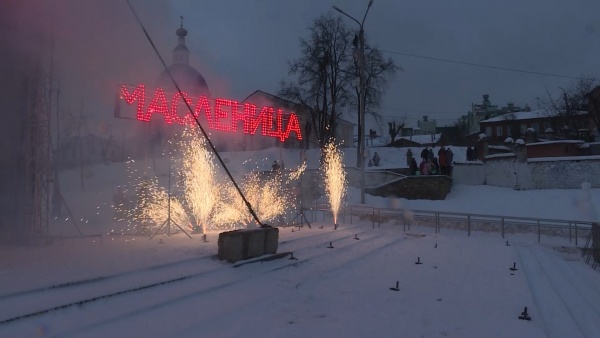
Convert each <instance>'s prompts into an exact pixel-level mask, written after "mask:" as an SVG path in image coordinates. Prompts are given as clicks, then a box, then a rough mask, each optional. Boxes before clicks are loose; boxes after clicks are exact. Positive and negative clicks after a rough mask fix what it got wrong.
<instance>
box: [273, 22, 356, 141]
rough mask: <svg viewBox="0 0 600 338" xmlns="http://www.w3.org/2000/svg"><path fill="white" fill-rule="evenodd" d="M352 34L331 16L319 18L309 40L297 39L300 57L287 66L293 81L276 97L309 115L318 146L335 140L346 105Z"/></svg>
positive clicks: (284, 83)
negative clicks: (339, 118)
mask: <svg viewBox="0 0 600 338" xmlns="http://www.w3.org/2000/svg"><path fill="white" fill-rule="evenodd" d="M351 37H352V34H351V33H350V32H349V31H348V29H347V28H346V26H345V25H344V22H343V21H342V20H341V18H339V17H334V16H333V15H332V14H330V13H329V14H326V15H322V16H321V17H319V18H317V19H316V20H315V21H314V22H313V24H312V26H311V27H310V36H309V37H308V38H300V46H301V47H302V56H301V57H300V58H299V59H297V60H294V61H293V62H290V68H289V75H290V76H293V77H295V79H294V80H293V81H290V82H285V81H282V83H281V89H280V91H279V95H280V96H282V97H284V98H286V99H289V100H291V101H294V102H297V103H300V104H302V105H303V106H305V107H306V109H308V111H309V112H310V124H309V125H305V128H308V129H311V130H314V132H315V135H316V137H317V138H318V143H319V146H320V147H321V148H322V147H324V146H325V144H326V143H327V141H328V140H329V139H330V138H335V126H336V120H337V118H338V117H339V116H340V115H341V113H342V108H343V107H344V106H345V105H347V104H348V101H349V97H350V95H349V93H350V90H351V87H350V82H351V80H352V79H351V77H350V76H349V74H348V69H349V67H350V66H351V65H352V55H351V52H350V49H351V44H350V41H351Z"/></svg>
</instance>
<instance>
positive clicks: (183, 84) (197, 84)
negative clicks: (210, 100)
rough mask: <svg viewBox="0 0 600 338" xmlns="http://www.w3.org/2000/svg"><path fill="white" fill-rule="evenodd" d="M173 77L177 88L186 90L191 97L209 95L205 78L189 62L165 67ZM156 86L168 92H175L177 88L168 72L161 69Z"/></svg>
mask: <svg viewBox="0 0 600 338" xmlns="http://www.w3.org/2000/svg"><path fill="white" fill-rule="evenodd" d="M167 69H168V70H169V72H171V75H173V78H174V79H175V81H176V82H177V85H179V88H180V89H181V90H182V91H184V92H187V93H188V95H190V96H192V97H198V96H200V95H204V96H208V97H210V91H209V89H208V84H206V80H204V77H203V76H202V74H200V72H198V71H197V70H196V69H195V68H194V67H192V66H190V65H189V64H183V63H176V64H174V65H171V66H170V67H169V68H167ZM156 86H157V87H160V88H163V89H164V90H165V91H166V92H168V93H176V92H177V88H175V85H174V84H173V81H171V78H170V77H169V74H168V73H167V71H166V70H165V71H163V72H162V73H161V74H160V76H159V77H158V80H157V81H156Z"/></svg>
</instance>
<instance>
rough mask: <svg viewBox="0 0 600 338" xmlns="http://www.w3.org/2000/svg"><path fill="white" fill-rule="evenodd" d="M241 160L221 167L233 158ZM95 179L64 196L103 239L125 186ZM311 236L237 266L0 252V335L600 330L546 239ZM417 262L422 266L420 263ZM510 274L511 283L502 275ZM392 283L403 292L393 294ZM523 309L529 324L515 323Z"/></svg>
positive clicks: (187, 249)
mask: <svg viewBox="0 0 600 338" xmlns="http://www.w3.org/2000/svg"><path fill="white" fill-rule="evenodd" d="M382 153H383V156H384V159H385V158H386V155H385V153H384V152H382ZM382 153H380V154H382ZM236 156H239V155H234V154H229V156H225V157H226V158H228V160H229V161H230V162H236ZM278 156H282V155H279V152H278V151H274V150H271V151H270V153H267V154H261V157H262V158H265V159H266V160H265V163H266V165H268V164H270V163H272V161H273V157H276V158H278ZM283 156H288V157H289V158H286V159H285V162H286V165H288V166H294V165H296V164H295V163H294V158H298V162H299V158H300V156H298V154H293V153H292V154H288V153H286V154H284V155H283ZM313 157H314V158H315V159H316V160H317V161H318V156H313V154H307V158H309V161H310V159H311V158H313ZM351 157H352V156H351V155H349V156H348V158H347V159H346V161H350V162H346V163H352V159H351ZM389 158H393V157H392V156H390V157H389ZM398 161H399V162H401V161H403V158H402V157H401V156H398ZM236 163H241V162H239V161H238V162H236ZM397 164H398V163H393V162H392V161H391V160H390V161H388V162H387V163H386V165H389V166H394V165H397ZM252 165H254V164H252ZM91 170H92V175H87V176H89V177H88V179H87V181H86V182H85V183H86V188H87V190H86V191H84V192H81V191H80V190H79V189H78V184H79V182H78V181H77V179H78V177H79V176H78V175H79V172H77V171H72V172H70V173H65V180H64V181H65V196H66V197H67V200H68V201H69V203H70V204H73V205H74V206H73V209H74V210H75V212H76V217H77V218H78V220H81V222H80V224H81V227H82V231H84V232H85V233H99V232H101V233H103V234H106V233H107V231H109V230H110V227H111V225H110V224H109V222H107V221H106V219H107V218H109V216H108V215H110V210H108V207H106V206H105V205H104V203H108V204H110V198H111V197H112V195H111V194H112V190H113V188H114V186H115V185H118V184H122V182H121V181H122V180H123V177H124V176H123V175H121V174H119V173H120V172H122V171H123V166H122V165H121V164H113V165H110V166H103V167H102V168H92V169H91ZM69 177H70V179H69ZM349 194H350V196H349V199H348V201H349V202H350V203H356V202H357V201H358V190H356V189H349ZM580 195H581V191H580V190H544V191H515V190H511V189H504V188H496V187H490V186H455V187H453V191H452V192H451V193H450V194H449V195H448V198H447V199H446V200H444V201H405V200H401V201H390V200H387V199H382V198H378V197H373V196H367V197H368V198H367V202H368V204H370V205H375V206H382V207H389V206H394V205H395V206H397V205H398V203H399V204H401V206H402V207H404V208H407V209H419V210H442V211H455V212H469V213H484V214H485V213H488V214H503V215H518V216H530V217H544V218H558V219H569V220H570V219H576V220H577V219H581V217H580V216H581V215H582V212H586V210H583V211H582V210H581V204H580V203H576V201H577V200H578V198H579V197H580ZM599 201H600V190H598V189H592V191H591V207H595V206H597V205H598V202H599ZM589 207H590V206H588V208H589ZM587 211H589V210H587ZM103 215H104V216H103ZM319 220H320V218H319ZM86 222H87V223H86ZM311 225H312V227H311V228H308V227H307V226H305V227H303V228H302V229H300V230H298V228H294V229H292V228H291V227H288V228H280V244H279V250H278V251H279V252H293V254H294V256H295V257H297V260H290V259H288V257H284V258H281V259H277V260H272V261H266V262H255V263H251V264H245V265H239V264H238V265H237V266H236V265H232V264H228V263H225V262H221V261H219V260H217V259H216V258H214V256H215V254H216V250H217V244H216V238H217V235H216V234H210V235H209V236H208V240H209V242H207V243H206V242H203V241H202V239H201V237H200V236H195V237H194V238H192V239H189V238H187V237H186V236H185V235H183V234H181V233H179V234H175V235H173V236H171V237H166V236H157V237H155V238H154V239H152V240H150V239H148V238H146V237H133V236H123V237H118V236H106V235H105V236H103V240H102V242H100V241H99V238H85V239H73V240H65V241H63V242H54V243H52V244H51V245H40V246H28V247H20V246H3V247H0V257H2V258H1V259H0V285H1V288H0V337H42V336H49V337H132V336H141V337H179V336H182V337H198V336H209V337H324V336H328V337H437V336H442V337H444V336H450V337H597V335H598V332H600V271H599V270H596V271H594V270H592V269H591V268H590V266H588V265H586V264H585V263H584V262H583V260H582V258H581V255H580V250H579V249H578V248H577V247H575V246H574V243H570V242H569V240H568V238H566V239H565V238H549V237H548V238H544V239H543V240H542V242H541V244H539V243H538V242H537V236H535V235H528V234H520V235H516V234H511V235H508V237H507V239H508V241H509V244H510V245H509V246H507V245H506V240H505V239H502V237H501V236H500V235H499V234H498V233H485V232H473V233H472V234H471V236H470V237H467V235H466V233H465V232H463V231H455V230H448V229H444V228H442V231H441V233H435V232H434V230H433V229H432V228H430V227H427V226H419V224H418V221H416V222H414V224H412V226H411V229H410V231H407V232H404V231H403V227H402V226H401V225H396V224H394V222H389V223H384V224H382V225H381V227H376V228H375V229H373V228H372V226H371V222H370V221H369V220H364V221H357V219H356V218H355V219H354V222H353V224H349V223H346V224H340V228H339V229H337V230H334V229H333V225H332V224H331V222H329V221H327V218H326V220H325V221H324V222H317V223H312V224H311ZM60 226H62V227H65V231H66V229H67V228H69V227H70V225H69V223H68V222H66V223H65V224H62V225H60ZM320 226H323V229H320V228H319V227H320ZM57 227H59V226H57ZM355 237H358V238H359V239H355ZM330 243H331V244H332V245H333V248H328V246H329V244H330ZM579 246H580V247H581V246H582V241H580V242H579ZM418 259H419V260H420V262H422V263H423V264H415V262H416V261H417V260H418ZM513 264H516V268H517V270H516V271H511V270H509V268H511V267H513ZM76 281H79V283H77V284H75V283H72V282H76ZM396 282H398V286H399V291H394V290H391V289H390V288H394V287H395V286H396ZM65 283H72V284H65ZM524 307H527V308H528V312H529V314H530V316H531V317H532V320H531V321H523V320H519V319H518V318H517V317H518V316H519V315H520V314H521V312H522V311H523V309H524Z"/></svg>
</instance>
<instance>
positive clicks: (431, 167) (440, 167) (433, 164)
mask: <svg viewBox="0 0 600 338" xmlns="http://www.w3.org/2000/svg"><path fill="white" fill-rule="evenodd" d="M406 164H407V165H408V167H409V168H410V173H411V175H447V176H452V166H453V165H454V153H453V152H452V149H450V148H449V147H448V148H445V147H443V146H442V147H441V148H440V149H439V150H438V152H437V157H436V156H435V155H434V152H433V148H431V149H430V148H429V147H425V149H423V150H422V151H421V163H420V164H419V165H417V160H416V159H415V158H414V156H413V153H412V150H410V149H408V150H407V151H406Z"/></svg>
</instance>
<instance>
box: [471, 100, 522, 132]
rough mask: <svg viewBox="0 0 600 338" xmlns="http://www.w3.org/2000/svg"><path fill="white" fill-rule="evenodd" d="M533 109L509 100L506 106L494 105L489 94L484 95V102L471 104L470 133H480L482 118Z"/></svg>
mask: <svg viewBox="0 0 600 338" xmlns="http://www.w3.org/2000/svg"><path fill="white" fill-rule="evenodd" d="M530 110H531V109H530V108H529V106H527V105H525V107H523V108H521V107H518V106H515V105H514V104H513V103H512V102H509V103H508V104H507V105H506V106H505V107H498V106H497V105H493V104H492V103H491V101H490V96H489V95H488V94H484V95H483V102H482V103H481V104H475V103H472V104H471V111H470V112H469V113H468V115H467V121H468V124H469V134H473V133H479V130H480V128H479V123H480V121H482V120H485V119H490V118H494V117H498V116H501V115H504V114H508V113H516V112H528V111H530Z"/></svg>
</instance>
